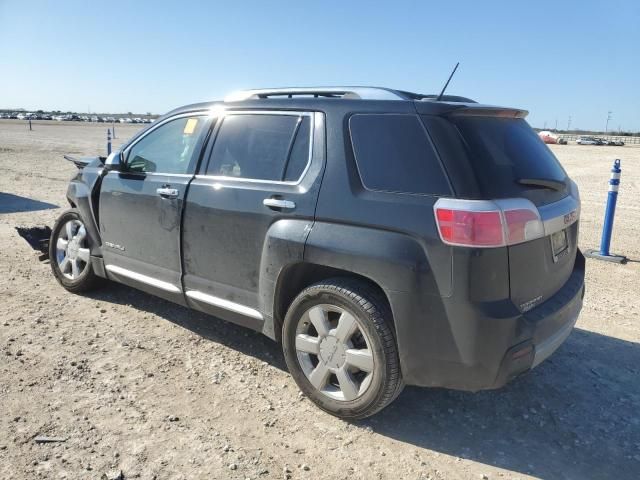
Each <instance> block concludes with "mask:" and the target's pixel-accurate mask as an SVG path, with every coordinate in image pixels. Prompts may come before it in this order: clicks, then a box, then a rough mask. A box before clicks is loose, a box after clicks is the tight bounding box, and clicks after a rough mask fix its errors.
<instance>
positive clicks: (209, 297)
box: [183, 111, 324, 329]
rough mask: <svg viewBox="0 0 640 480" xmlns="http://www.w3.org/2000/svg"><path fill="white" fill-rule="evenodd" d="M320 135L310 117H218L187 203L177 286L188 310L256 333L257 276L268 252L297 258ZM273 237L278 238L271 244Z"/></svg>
mask: <svg viewBox="0 0 640 480" xmlns="http://www.w3.org/2000/svg"><path fill="white" fill-rule="evenodd" d="M323 133H324V124H323V116H322V115H321V114H319V113H311V112H293V111H288V112H265V111H261V112H229V111H228V112H226V113H225V114H224V116H223V117H221V118H220V119H219V120H218V126H217V131H216V132H214V134H215V141H214V142H213V144H212V145H210V146H209V147H208V148H207V152H206V153H205V158H204V159H203V165H202V167H201V170H200V174H199V175H197V176H196V178H195V179H194V180H193V181H192V183H191V185H190V187H189V193H188V196H187V203H186V206H185V213H184V220H183V226H184V232H183V246H184V249H183V257H184V270H185V271H184V277H183V282H184V288H185V294H186V297H187V301H188V303H189V305H190V306H192V307H194V308H197V309H199V310H203V311H205V312H208V313H211V314H214V315H217V316H221V317H223V318H225V319H227V320H231V321H234V322H237V323H240V324H244V325H246V326H250V327H252V328H256V329H259V328H260V325H261V322H262V312H263V305H262V304H261V297H260V282H261V281H263V280H264V275H262V276H261V271H262V272H264V271H267V272H269V273H270V274H273V272H272V270H273V267H270V266H269V265H267V264H266V263H268V261H267V260H266V259H269V258H273V254H274V252H273V251H270V250H277V251H278V252H279V253H280V254H281V255H285V254H286V255H287V257H288V258H296V259H298V261H302V255H303V248H302V245H303V244H304V239H305V238H306V235H307V234H308V232H309V230H310V227H311V225H312V223H313V218H314V213H315V206H316V201H317V197H318V189H319V185H320V179H321V172H322V168H323V155H324V145H323V137H324V135H323ZM205 160H206V163H205ZM273 238H279V239H280V238H281V239H282V241H281V242H279V241H277V240H276V241H275V242H272V243H270V242H269V239H273ZM288 239H291V240H295V241H292V242H290V243H287V240H288ZM275 243H277V245H276V246H274V244H275ZM269 313H270V312H269Z"/></svg>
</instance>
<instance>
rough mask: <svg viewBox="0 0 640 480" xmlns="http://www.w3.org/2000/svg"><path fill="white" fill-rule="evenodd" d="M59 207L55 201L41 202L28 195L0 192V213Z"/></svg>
mask: <svg viewBox="0 0 640 480" xmlns="http://www.w3.org/2000/svg"><path fill="white" fill-rule="evenodd" d="M53 208H59V207H58V205H54V204H53V203H47V202H41V201H40V200H33V199H31V198H28V197H21V196H19V195H13V194H12V193H4V192H0V214H2V213H19V212H35V211H37V210H51V209H53Z"/></svg>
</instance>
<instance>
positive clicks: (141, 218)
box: [98, 114, 210, 304]
mask: <svg viewBox="0 0 640 480" xmlns="http://www.w3.org/2000/svg"><path fill="white" fill-rule="evenodd" d="M209 124H210V118H209V117H208V116H207V115H206V114H188V115H179V116H177V117H172V118H169V119H167V120H164V121H162V123H160V124H158V125H157V126H154V128H152V129H150V130H149V131H148V133H146V134H144V135H142V136H141V137H139V138H138V139H136V140H135V141H134V142H133V143H132V144H131V145H130V146H128V147H127V148H126V149H125V151H124V152H123V163H122V165H121V168H120V170H119V171H111V172H109V173H108V174H107V175H106V176H105V177H104V179H103V181H102V188H101V193H100V204H99V217H98V220H99V224H100V232H101V234H102V243H103V255H104V263H105V268H106V271H107V274H108V276H109V277H110V278H113V279H115V280H117V281H119V282H121V283H125V284H128V285H131V286H134V287H136V288H139V289H141V290H144V291H148V292H150V293H153V294H156V295H159V296H161V297H164V298H167V299H169V300H172V301H175V302H178V303H183V304H184V296H183V293H182V286H181V275H182V269H181V261H180V222H181V217H182V207H183V203H184V199H185V195H186V190H187V187H188V185H189V182H190V181H191V179H192V178H193V175H194V172H195V168H196V163H197V161H198V157H199V154H200V151H201V149H202V144H203V142H204V138H205V136H206V132H207V131H208V128H209Z"/></svg>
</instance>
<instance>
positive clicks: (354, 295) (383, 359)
mask: <svg viewBox="0 0 640 480" xmlns="http://www.w3.org/2000/svg"><path fill="white" fill-rule="evenodd" d="M391 322H392V318H391V311H390V308H389V306H388V304H387V302H386V299H384V298H381V295H379V294H378V293H377V292H376V291H375V290H374V289H372V288H371V287H370V286H369V285H368V284H367V283H365V282H361V281H358V280H354V279H349V278H334V279H330V280H325V281H322V282H320V283H316V284H314V285H311V286H310V287H308V288H305V289H304V290H303V291H302V292H301V293H300V294H299V295H298V296H297V297H296V298H295V299H294V301H293V302H292V304H291V306H290V307H289V310H288V311H287V315H286V317H285V320H284V324H283V327H282V344H283V351H284V357H285V360H286V362H287V366H288V368H289V371H290V372H291V375H292V376H293V378H294V380H295V381H296V383H297V384H298V386H299V387H300V390H302V392H303V393H304V394H305V395H306V396H307V397H308V398H309V399H311V401H313V402H314V403H315V404H316V405H317V406H318V407H320V408H321V409H322V410H324V411H325V412H327V413H330V414H331V415H335V416H336V417H339V418H342V419H345V420H359V419H362V418H366V417H369V416H371V415H374V414H375V413H377V412H379V411H380V410H382V409H383V408H385V407H386V406H387V405H389V403H391V402H392V401H393V400H394V399H395V398H396V397H397V396H398V395H399V394H400V392H401V391H402V389H403V387H404V384H403V382H402V375H401V372H400V361H399V359H398V348H397V345H396V340H395V335H394V330H393V327H392V323H391Z"/></svg>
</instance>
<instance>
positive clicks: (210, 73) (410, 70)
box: [0, 0, 640, 130]
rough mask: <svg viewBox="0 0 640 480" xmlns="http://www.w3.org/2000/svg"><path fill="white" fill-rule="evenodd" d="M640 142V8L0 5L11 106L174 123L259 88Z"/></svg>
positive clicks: (2, 98)
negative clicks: (391, 96) (386, 91)
mask: <svg viewBox="0 0 640 480" xmlns="http://www.w3.org/2000/svg"><path fill="white" fill-rule="evenodd" d="M456 61H460V63H461V66H460V68H459V70H458V72H457V74H456V76H455V77H454V79H453V81H452V83H451V85H450V87H449V93H452V94H459V95H465V96H469V97H471V98H474V99H477V100H479V101H482V102H483V103H492V104H500V105H508V106H517V107H522V108H525V109H527V110H529V111H530V112H531V113H530V116H529V122H530V123H531V124H532V125H534V126H539V127H542V126H543V125H544V123H545V122H546V123H547V127H549V128H552V127H554V125H555V122H556V119H557V121H558V126H559V127H562V128H565V127H566V126H567V120H568V117H569V115H571V117H572V127H573V128H593V129H604V124H605V120H606V116H607V111H609V110H611V111H613V114H612V116H613V119H612V120H611V122H610V124H609V126H610V128H612V129H617V128H618V126H622V128H623V129H627V130H631V129H632V130H640V2H638V0H628V1H608V2H590V1H582V2H577V1H576V2H570V1H566V2H565V1H556V2H546V1H527V2H522V1H513V0H510V1H503V2H490V1H474V2H471V1H469V2H455V1H437V2H427V1H424V2H418V1H415V2H406V1H397V0H396V1H387V2H376V1H374V0H368V1H352V2H348V1H344V2H333V1H326V0H323V1H315V2H311V1H303V0H298V1H295V2H294V1H277V0H272V1H243V0H235V1H229V2H222V1H220V2H213V1H212V2H205V1H185V0H175V1H159V0H156V1H125V0H122V1H121V0H105V1H97V0H95V1H86V0H85V1H68V0H67V1H65V0H60V1H53V0H51V1H34V0H29V1H26V0H0V108H17V107H23V108H26V109H36V108H43V109H59V110H76V111H86V110H87V108H88V107H89V106H90V108H91V111H97V112H127V111H132V112H139V113H144V112H147V111H150V112H153V113H163V112H166V111H167V110H170V109H172V108H173V107H176V106H179V105H182V104H185V103H192V102H197V101H203V100H212V99H219V98H221V97H222V96H223V95H224V94H225V93H227V92H229V91H231V90H235V89H239V88H250V87H264V86H307V85H345V84H346V85H380V86H389V87H394V88H401V89H406V90H414V91H418V92H422V93H435V92H437V91H439V90H440V88H441V86H442V84H443V83H444V81H445V80H446V78H447V76H448V74H449V71H450V70H451V68H452V67H453V65H454V64H455V62H456Z"/></svg>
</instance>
